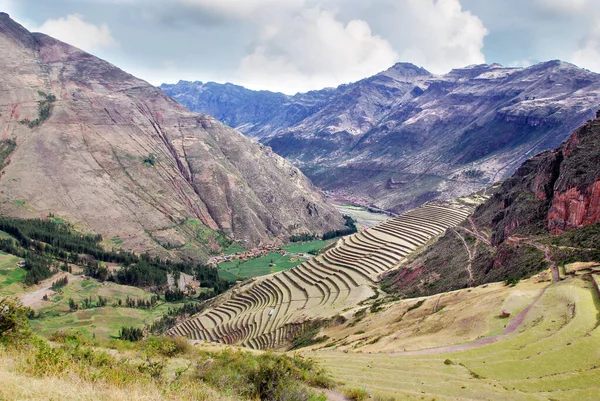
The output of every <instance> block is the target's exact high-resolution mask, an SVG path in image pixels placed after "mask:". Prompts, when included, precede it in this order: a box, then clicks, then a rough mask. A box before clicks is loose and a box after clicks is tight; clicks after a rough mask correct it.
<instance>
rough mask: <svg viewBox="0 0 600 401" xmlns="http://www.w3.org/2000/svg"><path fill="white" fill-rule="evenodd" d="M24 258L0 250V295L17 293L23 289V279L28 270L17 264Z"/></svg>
mask: <svg viewBox="0 0 600 401" xmlns="http://www.w3.org/2000/svg"><path fill="white" fill-rule="evenodd" d="M20 260H22V259H21V258H18V257H16V256H13V255H9V254H6V253H4V252H0V295H4V296H6V295H8V296H10V295H15V294H17V293H19V292H22V291H23V280H24V279H25V275H26V274H27V272H26V271H25V270H24V269H21V268H19V267H17V266H16V264H17V262H19V261H20Z"/></svg>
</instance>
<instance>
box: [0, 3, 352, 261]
mask: <svg viewBox="0 0 600 401" xmlns="http://www.w3.org/2000/svg"><path fill="white" fill-rule="evenodd" d="M0 52H1V53H2V58H1V59H0V71H2V74H0V134H1V137H2V140H3V142H2V145H1V146H0V159H1V166H2V167H3V169H2V175H1V181H0V187H1V191H0V202H1V208H2V212H3V213H7V214H10V215H15V216H19V217H35V216H46V215H48V213H50V212H51V213H53V214H54V215H55V216H56V217H61V218H64V219H66V220H68V221H69V222H73V223H75V224H76V225H77V227H78V228H80V229H81V230H85V231H92V232H95V233H100V234H102V235H103V236H104V237H105V238H114V241H113V242H114V245H121V244H122V246H123V247H126V248H130V249H134V250H140V251H146V250H149V251H151V252H153V253H155V254H159V255H164V256H169V255H171V256H173V255H180V256H185V257H192V258H198V259H203V258H205V257H206V255H207V254H208V253H210V252H217V251H218V250H219V248H220V247H221V246H222V245H223V244H226V243H227V237H230V238H232V239H234V240H237V241H239V242H240V243H241V244H242V245H244V246H246V247H251V246H256V245H259V244H263V243H268V242H272V241H274V240H277V239H278V238H284V237H287V236H289V235H292V234H299V233H315V234H319V233H323V232H326V231H329V230H332V229H338V228H341V227H343V219H342V217H341V215H340V214H339V213H338V212H337V211H336V210H335V209H334V208H333V207H332V206H330V205H328V204H327V203H325V201H324V198H323V196H322V194H321V193H320V191H319V190H318V189H317V188H316V187H314V186H313V185H312V184H311V183H310V181H309V180H308V179H307V178H306V177H305V176H304V175H303V174H302V173H301V172H300V171H299V170H298V169H296V168H295V167H293V166H292V165H291V164H289V163H287V162H286V161H285V160H284V159H283V158H281V157H279V156H277V155H276V154H274V153H273V152H272V151H271V150H270V149H269V148H266V147H264V146H262V145H260V144H257V143H255V142H253V141H251V140H249V139H247V138H246V137H244V136H243V135H242V134H240V133H239V132H237V131H235V130H233V129H231V128H229V127H227V126H225V125H223V124H221V123H220V122H218V121H216V120H215V119H213V118H212V117H209V116H206V115H200V114H195V113H191V112H189V111H188V110H186V109H185V108H184V107H183V106H181V105H179V104H177V103H176V102H174V101H173V100H171V99H170V98H169V97H167V96H166V95H164V93H163V92H162V91H160V90H159V89H157V88H155V87H153V86H151V85H149V84H148V83H146V82H144V81H142V80H139V79H137V78H135V77H133V76H131V75H129V74H127V73H125V72H123V71H122V70H120V69H118V68H117V67H115V66H113V65H111V64H109V63H107V62H105V61H103V60H100V59H98V58H96V57H94V56H92V55H90V54H87V53H85V52H83V51H81V50H79V49H76V48H74V47H72V46H70V45H67V44H65V43H62V42H60V41H57V40H55V39H53V38H51V37H49V36H46V35H43V34H39V33H30V32H28V31H27V30H26V29H24V28H23V27H22V26H20V25H18V24H17V23H16V22H14V21H13V20H11V19H10V17H9V16H8V15H7V14H4V13H1V14H0ZM115 237H119V238H115Z"/></svg>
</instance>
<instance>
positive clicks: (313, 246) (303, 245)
mask: <svg viewBox="0 0 600 401" xmlns="http://www.w3.org/2000/svg"><path fill="white" fill-rule="evenodd" d="M332 242H335V240H328V241H322V240H316V241H308V242H297V243H293V244H289V245H286V246H284V247H282V248H281V249H283V250H285V251H287V252H290V253H309V252H310V251H318V250H320V249H323V248H325V247H326V246H327V245H329V244H331V243H332Z"/></svg>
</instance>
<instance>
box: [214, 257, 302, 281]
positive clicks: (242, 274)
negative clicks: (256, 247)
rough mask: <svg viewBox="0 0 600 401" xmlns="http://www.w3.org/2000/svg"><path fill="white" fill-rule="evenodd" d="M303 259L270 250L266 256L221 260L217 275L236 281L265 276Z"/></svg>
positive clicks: (292, 265) (289, 266)
mask: <svg viewBox="0 0 600 401" xmlns="http://www.w3.org/2000/svg"><path fill="white" fill-rule="evenodd" d="M304 261H305V259H303V258H299V257H295V256H292V255H281V254H280V253H278V252H271V253H269V254H268V255H266V256H261V257H259V258H254V259H249V260H245V261H241V260H233V261H229V262H221V263H219V265H218V266H217V267H218V269H219V276H220V277H221V278H223V279H226V280H231V281H236V280H241V279H246V278H252V277H260V276H266V275H269V274H272V273H277V272H280V271H283V270H288V269H291V268H292V267H295V266H298V265H299V264H301V263H302V262H304Z"/></svg>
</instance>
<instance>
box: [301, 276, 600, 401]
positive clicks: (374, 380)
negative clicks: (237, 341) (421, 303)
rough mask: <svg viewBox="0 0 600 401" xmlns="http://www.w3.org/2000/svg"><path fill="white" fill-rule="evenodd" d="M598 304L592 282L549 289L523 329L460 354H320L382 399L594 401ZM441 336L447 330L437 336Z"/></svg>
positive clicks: (341, 375)
mask: <svg viewBox="0 0 600 401" xmlns="http://www.w3.org/2000/svg"><path fill="white" fill-rule="evenodd" d="M597 308H598V300H597V294H595V292H594V291H593V289H592V285H591V283H590V282H589V281H584V280H581V279H578V278H575V279H569V280H566V281H565V282H562V283H557V284H553V285H552V286H550V287H548V289H547V290H546V291H545V292H544V294H543V295H542V297H541V298H540V299H539V300H538V301H537V302H536V303H535V304H534V306H533V307H532V308H531V309H530V310H529V312H528V314H527V315H526V317H525V320H524V322H523V324H522V325H521V326H520V327H519V328H518V330H517V331H516V332H514V333H512V334H507V335H506V336H504V337H502V338H501V339H500V340H499V341H497V342H494V343H492V344H489V345H481V346H475V345H474V346H473V347H472V348H468V347H467V349H465V350H463V351H459V352H451V353H448V352H445V351H443V350H444V348H442V349H440V351H437V350H436V349H435V348H433V349H427V350H423V351H422V352H419V351H416V352H414V351H413V352H407V353H403V352H402V349H401V348H400V349H398V351H400V352H398V353H394V352H391V353H390V352H388V353H375V352H373V353H371V352H369V353H359V352H347V353H342V352H340V351H316V352H310V353H307V355H308V356H310V357H312V358H315V359H316V360H318V361H320V362H321V363H322V365H323V366H324V367H326V368H327V369H328V370H329V371H330V372H332V374H333V376H334V377H335V378H336V379H339V380H342V381H346V382H351V383H353V385H354V386H358V387H363V388H365V389H366V390H368V391H369V392H370V393H371V394H373V395H375V396H379V397H382V398H385V399H388V398H390V399H398V400H400V399H401V400H405V399H408V400H410V399H423V397H424V398H425V399H432V398H435V399H437V400H450V399H510V400H548V399H556V400H595V399H597V395H598V394H600V367H599V365H600V328H599V327H598V312H599V311H598V309H597ZM438 335H439V336H442V337H443V336H444V330H443V329H442V330H441V331H439V333H438Z"/></svg>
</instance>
